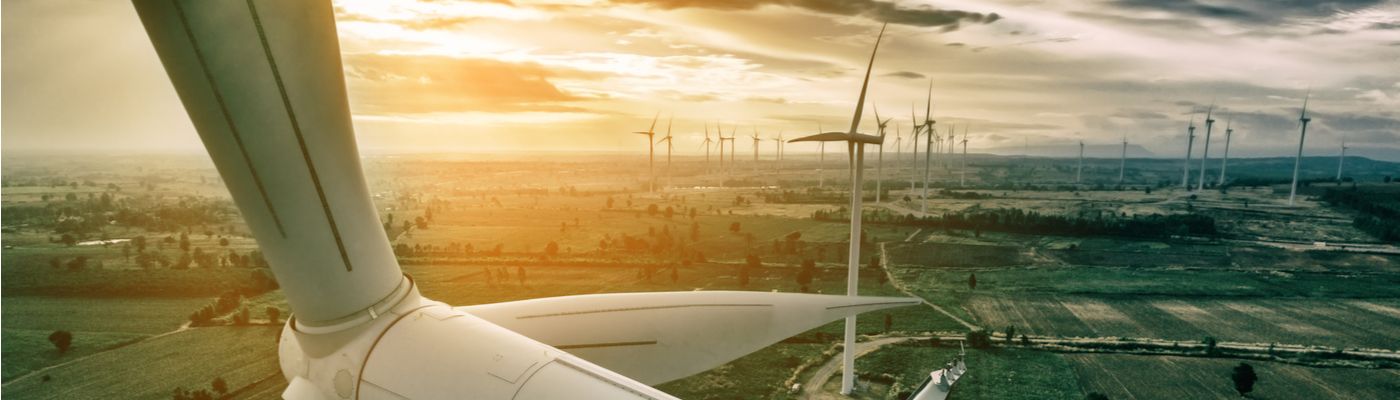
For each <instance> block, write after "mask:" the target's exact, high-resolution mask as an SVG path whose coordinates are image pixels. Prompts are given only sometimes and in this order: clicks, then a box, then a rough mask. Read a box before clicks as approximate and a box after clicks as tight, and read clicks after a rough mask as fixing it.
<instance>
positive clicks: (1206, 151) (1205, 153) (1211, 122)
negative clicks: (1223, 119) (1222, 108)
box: [1196, 104, 1215, 190]
mask: <svg viewBox="0 0 1400 400" xmlns="http://www.w3.org/2000/svg"><path fill="white" fill-rule="evenodd" d="M1214 111H1215V105H1214V104H1211V105H1210V109H1208V110H1206V142H1205V144H1203V145H1201V177H1200V179H1199V181H1198V182H1196V190H1202V189H1205V188H1206V161H1209V160H1210V131H1211V128H1212V127H1214V126H1215V118H1211V113H1212V112H1214Z"/></svg>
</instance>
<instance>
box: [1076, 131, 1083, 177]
mask: <svg viewBox="0 0 1400 400" xmlns="http://www.w3.org/2000/svg"><path fill="white" fill-rule="evenodd" d="M1083 178H1084V141H1083V140H1080V141H1079V166H1077V167H1075V168H1074V183H1076V184H1077V183H1080V182H1083V181H1084V180H1083Z"/></svg>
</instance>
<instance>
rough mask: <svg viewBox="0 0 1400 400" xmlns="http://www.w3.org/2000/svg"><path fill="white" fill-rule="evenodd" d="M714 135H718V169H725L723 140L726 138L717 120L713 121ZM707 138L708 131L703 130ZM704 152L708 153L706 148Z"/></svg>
mask: <svg viewBox="0 0 1400 400" xmlns="http://www.w3.org/2000/svg"><path fill="white" fill-rule="evenodd" d="M715 136H718V137H719V169H720V171H725V169H724V141H725V140H727V139H725V138H724V128H723V127H721V126H720V125H719V122H715ZM709 138H710V136H709V131H705V139H707V140H708V139H709ZM706 154H708V150H706ZM707 157H708V156H707ZM721 186H723V185H721Z"/></svg>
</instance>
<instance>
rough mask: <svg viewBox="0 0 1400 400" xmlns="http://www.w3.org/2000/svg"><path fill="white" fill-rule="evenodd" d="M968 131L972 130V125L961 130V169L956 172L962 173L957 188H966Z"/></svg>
mask: <svg viewBox="0 0 1400 400" xmlns="http://www.w3.org/2000/svg"><path fill="white" fill-rule="evenodd" d="M970 130H972V125H968V126H967V127H966V128H963V140H962V145H963V155H962V168H958V170H960V171H961V173H962V178H961V179H959V180H960V183H958V186H962V187H967V135H968V131H970Z"/></svg>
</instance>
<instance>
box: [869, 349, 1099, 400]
mask: <svg viewBox="0 0 1400 400" xmlns="http://www.w3.org/2000/svg"><path fill="white" fill-rule="evenodd" d="M957 354H958V349H957V348H956V347H927V346H926V345H922V343H910V344H904V345H894V346H889V347H887V348H885V349H882V350H879V351H876V352H874V353H870V354H868V355H866V356H865V357H861V358H860V359H857V360H856V370H857V371H861V376H863V377H877V376H881V375H884V376H889V377H892V378H894V385H893V388H895V391H896V392H900V393H903V392H909V391H912V390H913V388H916V387H918V385H919V384H920V383H922V382H923V381H924V379H927V378H928V374H929V372H931V371H933V370H936V369H939V368H943V365H944V364H945V363H947V362H949V361H950V360H952V359H953V358H954V357H955V356H957ZM966 364H967V369H968V372H967V374H966V375H963V377H962V378H961V379H959V380H958V382H957V384H956V385H954V386H953V391H952V393H950V394H949V397H951V398H959V399H1007V400H1018V399H1026V400H1055V399H1064V400H1075V399H1082V398H1083V396H1084V394H1083V393H1081V392H1080V389H1079V385H1078V382H1077V381H1076V379H1075V374H1074V371H1072V370H1071V369H1070V368H1069V363H1068V362H1066V360H1065V359H1064V357H1063V356H1061V355H1058V354H1054V353H1045V352H1039V351H1029V350H1019V349H989V350H976V349H969V350H968V352H967V358H966ZM875 395H876V396H878V395H879V394H878V393H876V394H875ZM886 398H889V397H886Z"/></svg>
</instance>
